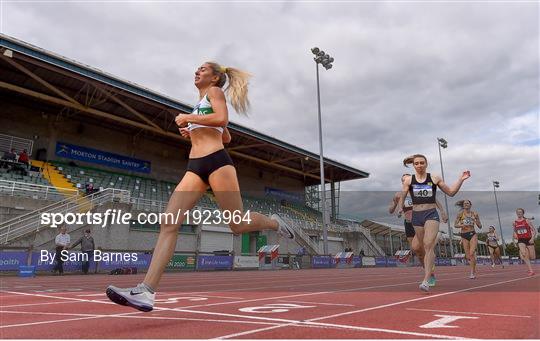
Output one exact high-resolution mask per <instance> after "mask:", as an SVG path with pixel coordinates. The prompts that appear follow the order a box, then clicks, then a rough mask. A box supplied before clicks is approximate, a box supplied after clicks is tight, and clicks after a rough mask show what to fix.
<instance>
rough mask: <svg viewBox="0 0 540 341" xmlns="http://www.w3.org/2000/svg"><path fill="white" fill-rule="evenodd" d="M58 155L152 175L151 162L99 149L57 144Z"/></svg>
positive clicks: (62, 143)
mask: <svg viewBox="0 0 540 341" xmlns="http://www.w3.org/2000/svg"><path fill="white" fill-rule="evenodd" d="M56 155H57V156H59V157H65V158H68V159H73V160H80V161H85V162H91V163H97V164H100V165H103V166H108V167H114V168H120V169H125V170H130V171H135V172H140V173H150V166H151V163H150V161H145V160H139V159H134V158H131V157H128V156H124V155H119V154H113V153H109V152H105V151H102V150H98V149H93V148H87V147H82V146H77V145H74V144H69V143H64V142H57V143H56Z"/></svg>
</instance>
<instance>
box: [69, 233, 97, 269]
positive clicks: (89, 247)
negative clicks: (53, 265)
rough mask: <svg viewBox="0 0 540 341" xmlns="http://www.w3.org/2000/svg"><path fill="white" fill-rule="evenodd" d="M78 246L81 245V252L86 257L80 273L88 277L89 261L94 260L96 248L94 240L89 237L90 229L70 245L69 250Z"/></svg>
mask: <svg viewBox="0 0 540 341" xmlns="http://www.w3.org/2000/svg"><path fill="white" fill-rule="evenodd" d="M79 244H81V252H82V253H84V254H86V257H85V258H84V260H83V262H82V272H83V274H85V275H88V269H89V268H90V261H93V260H94V250H95V248H96V245H95V243H94V238H93V237H92V236H91V235H90V229H86V230H85V231H84V235H83V236H82V237H81V238H79V239H78V240H77V241H76V242H75V243H73V245H71V249H73V248H74V247H75V246H77V245H79Z"/></svg>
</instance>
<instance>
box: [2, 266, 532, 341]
mask: <svg viewBox="0 0 540 341" xmlns="http://www.w3.org/2000/svg"><path fill="white" fill-rule="evenodd" d="M535 270H536V271H537V272H540V268H538V267H537V268H536V269H535ZM467 274H468V268H466V267H442V268H438V269H437V278H438V281H437V286H436V287H434V288H432V290H431V291H430V292H429V293H428V294H426V293H423V292H420V291H419V290H418V284H419V281H420V280H421V277H422V276H421V270H420V269H419V268H406V269H402V268H371V269H366V268H363V269H341V270H338V269H323V270H301V271H275V272H263V271H249V272H248V271H241V272H240V271H238V272H195V273H194V272H190V273H175V274H165V276H164V277H163V280H162V283H161V286H160V292H159V293H158V295H157V303H156V308H155V310H154V311H152V312H150V313H142V312H139V311H137V310H133V309H131V308H128V307H122V306H118V305H115V304H113V303H111V302H110V301H109V300H108V299H107V297H106V296H105V294H104V291H105V288H106V287H107V285H109V284H114V285H116V286H120V287H122V286H126V287H127V286H133V285H135V284H136V283H138V282H140V281H142V278H143V275H134V276H108V275H92V276H78V275H73V276H63V277H53V276H47V277H44V276H41V277H37V278H16V277H2V278H0V281H1V288H2V293H1V300H0V308H1V311H0V321H1V323H0V338H2V339H11V338H24V339H36V338H39V339H44V338H54V339H68V338H69V339H71V338H86V339H87V338H99V339H108V338H111V339H137V338H146V339H148V338H151V339H171V338H172V339H183V338H190V339H198V338H202V339H208V338H235V339H241V338H248V339H270V338H272V339H291V338H293V339H303V338H306V339H315V338H317V339H324V338H328V339H347V338H353V339H361V338H369V339H378V338H393V339H396V338H405V339H411V338H412V339H419V338H444V339H446V338H497V339H502V338H513V339H522V338H527V339H538V338H539V337H540V330H539V328H540V327H539V320H540V311H539V310H540V305H539V302H540V294H539V287H540V278H539V275H536V276H534V277H527V274H526V268H525V266H520V265H514V266H510V267H507V268H506V269H500V268H496V269H492V268H491V267H485V266H482V267H480V269H479V276H478V278H477V279H475V280H470V279H468V278H467Z"/></svg>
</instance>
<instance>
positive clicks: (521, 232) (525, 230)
mask: <svg viewBox="0 0 540 341" xmlns="http://www.w3.org/2000/svg"><path fill="white" fill-rule="evenodd" d="M516 234H519V235H523V234H527V229H518V230H517V231H516Z"/></svg>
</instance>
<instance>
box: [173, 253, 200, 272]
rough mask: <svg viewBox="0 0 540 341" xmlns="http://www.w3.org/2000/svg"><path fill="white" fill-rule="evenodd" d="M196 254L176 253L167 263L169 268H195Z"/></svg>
mask: <svg viewBox="0 0 540 341" xmlns="http://www.w3.org/2000/svg"><path fill="white" fill-rule="evenodd" d="M196 262H197V259H196V258H195V256H188V255H174V256H172V258H171V260H170V261H169V263H168V264H167V269H168V270H195V264H196Z"/></svg>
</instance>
